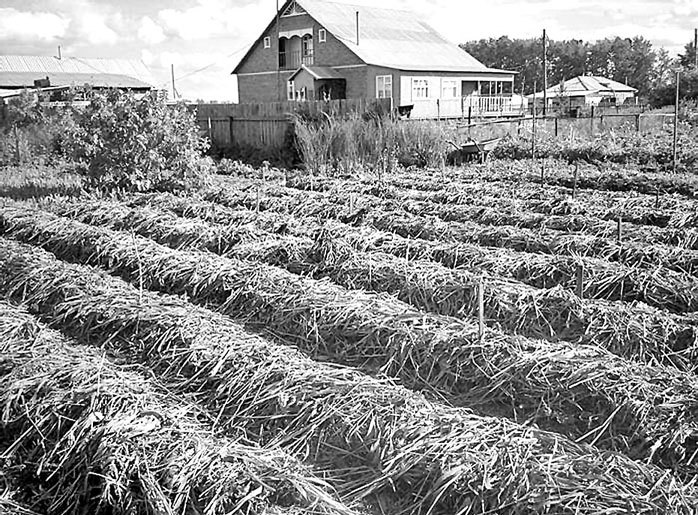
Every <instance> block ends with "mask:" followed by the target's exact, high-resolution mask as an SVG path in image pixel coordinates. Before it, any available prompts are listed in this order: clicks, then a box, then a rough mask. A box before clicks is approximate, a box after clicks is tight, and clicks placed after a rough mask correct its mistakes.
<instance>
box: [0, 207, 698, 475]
mask: <svg viewBox="0 0 698 515" xmlns="http://www.w3.org/2000/svg"><path fill="white" fill-rule="evenodd" d="M0 225H1V226H2V229H3V230H4V231H6V232H10V233H11V234H13V235H14V236H15V237H18V238H21V239H24V240H26V241H34V242H36V243H39V244H40V245H42V246H44V247H45V248H47V249H50V250H51V251H53V252H55V253H57V254H58V255H60V256H61V257H63V258H66V259H71V260H79V261H82V262H91V263H95V264H101V265H103V266H105V267H108V268H110V269H112V270H114V271H115V272H118V273H119V274H121V275H122V276H124V277H126V278H128V279H129V280H131V281H132V282H133V283H134V284H137V285H143V286H144V287H148V288H155V289H159V290H162V291H167V292H174V293H182V294H186V295H188V296H190V298H192V300H195V301H197V302H199V303H204V304H211V305H214V306H216V307H218V308H219V309H220V310H221V311H223V312H224V313H228V314H231V315H233V316H235V317H238V318H242V319H245V320H247V321H250V322H254V323H256V324H258V325H260V326H262V327H264V328H265V329H267V330H271V331H274V332H275V333H276V334H278V335H281V336H283V337H284V338H287V339H291V340H292V341H294V342H295V343H296V344H298V345H299V346H302V347H304V348H306V349H308V350H310V351H312V352H314V353H319V354H323V355H329V356H331V357H332V359H335V360H338V361H341V362H344V363H347V364H361V365H362V366H366V367H369V368H370V367H380V368H381V370H382V371H383V372H384V373H387V374H389V375H391V376H396V377H399V378H400V379H402V380H403V381H404V382H405V384H407V385H410V386H413V387H415V388H422V389H428V390H434V391H435V392H438V393H439V394H440V395H443V396H445V397H447V398H448V399H450V400H451V401H452V402H456V403H458V404H461V405H470V406H478V409H480V410H483V411H485V412H487V413H497V414H500V413H506V414H507V415H508V416H509V417H511V418H512V419H514V420H531V421H535V422H536V423H538V424H539V425H541V426H542V427H545V428H550V429H554V430H558V431H561V432H563V433H565V434H569V435H571V436H573V437H574V438H580V439H582V440H588V441H594V442H597V443H598V444H599V445H602V446H605V447H608V448H611V449H618V450H622V451H624V452H627V453H629V454H630V455H632V456H633V457H636V458H638V459H653V460H654V461H656V462H657V463H661V464H662V465H663V466H665V467H667V468H676V469H679V470H682V471H684V470H685V471H686V473H692V472H691V471H692V470H693V468H694V467H695V466H696V464H695V463H694V455H693V452H694V450H695V449H694V447H695V445H696V440H695V438H696V435H698V380H697V379H696V378H695V376H693V375H690V374H682V373H680V372H678V371H677V370H675V369H670V368H664V367H659V366H656V367H652V366H646V365H642V364H639V363H633V362H629V361H627V360H624V359H621V358H619V357H616V356H614V355H612V354H610V353H609V352H607V351H604V350H602V349H600V348H597V347H587V346H576V345H571V344H567V343H549V342H542V341H537V340H529V339H525V338H521V337H512V336H508V335H505V334H502V333H500V332H497V331H492V330H490V331H487V332H486V338H485V341H484V342H480V340H479V337H478V329H477V326H476V325H475V324H473V323H470V322H467V321H458V320H455V319H451V318H447V317H440V316H436V315H428V314H426V313H423V312H419V311H416V310H414V309H413V308H411V307H410V306H408V305H406V304H404V303H402V302H399V301H397V300H395V299H393V298H391V297H388V296H380V295H372V294H365V293H362V292H352V291H347V290H345V289H343V288H340V287H337V286H334V285H331V284H329V283H327V282H318V281H311V280H308V279H303V278H300V277H297V276H295V275H293V274H290V273H288V272H286V271H284V270H281V269H278V268H274V267H269V266H264V265H260V264H257V263H250V262H245V261H241V260H232V259H230V260H228V259H224V258H219V257H215V256H213V255H210V254H202V253H195V252H178V251H174V250H171V249H168V248H166V247H162V246H160V245H157V244H155V243H152V242H150V241H147V240H143V239H140V238H131V237H129V236H127V235H119V234H118V233H115V232H111V231H107V230H104V229H100V228H94V227H90V226H86V225H84V224H80V223H78V222H73V221H70V220H66V219H60V218H55V217H52V216H51V215H46V214H42V213H40V212H29V211H27V212H25V213H22V212H18V211H15V212H14V213H12V212H11V210H9V209H5V210H3V212H2V215H1V223H0ZM658 399H661V402H657V400H658Z"/></svg>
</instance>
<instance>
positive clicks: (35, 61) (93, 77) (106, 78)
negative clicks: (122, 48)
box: [0, 55, 155, 88]
mask: <svg viewBox="0 0 698 515" xmlns="http://www.w3.org/2000/svg"><path fill="white" fill-rule="evenodd" d="M47 76H48V77H49V79H50V80H51V85H52V86H58V85H82V84H85V83H88V84H91V85H92V86H95V87H116V88H152V87H153V84H154V83H155V81H154V79H153V76H152V74H151V73H150V71H149V70H148V68H146V66H145V64H143V62H142V61H138V60H130V59H84V58H78V57H65V58H62V59H58V58H57V57H46V56H31V55H30V56H26V55H3V56H0V88H6V87H13V88H16V87H33V86H34V80H35V79H42V78H45V77H47Z"/></svg>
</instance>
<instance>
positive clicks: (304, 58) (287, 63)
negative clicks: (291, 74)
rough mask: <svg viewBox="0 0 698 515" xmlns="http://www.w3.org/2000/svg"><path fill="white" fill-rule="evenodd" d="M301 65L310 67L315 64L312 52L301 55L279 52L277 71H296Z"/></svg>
mask: <svg viewBox="0 0 698 515" xmlns="http://www.w3.org/2000/svg"><path fill="white" fill-rule="evenodd" d="M301 64H305V65H306V66H311V65H313V64H315V58H314V56H313V53H312V52H308V53H303V52H300V51H296V52H279V69H281V70H297V69H298V68H300V66H301Z"/></svg>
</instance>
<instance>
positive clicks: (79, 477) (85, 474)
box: [0, 303, 352, 515]
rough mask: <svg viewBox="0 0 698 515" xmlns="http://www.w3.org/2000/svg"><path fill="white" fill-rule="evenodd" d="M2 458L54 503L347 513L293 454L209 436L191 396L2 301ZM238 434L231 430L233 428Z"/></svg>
mask: <svg viewBox="0 0 698 515" xmlns="http://www.w3.org/2000/svg"><path fill="white" fill-rule="evenodd" d="M0 337H1V338H2V340H3V346H4V347H5V349H7V350H9V351H10V356H11V358H10V359H11V361H12V368H11V370H10V371H9V372H8V373H7V374H6V375H5V377H4V381H3V383H2V385H0V408H1V410H0V413H1V416H0V428H1V429H2V430H3V432H4V433H5V434H7V435H10V436H11V442H8V445H7V446H6V447H5V448H4V449H3V451H4V452H3V453H2V455H1V457H2V458H3V459H4V460H7V461H10V462H12V463H14V464H15V466H16V468H17V469H21V475H22V478H23V479H22V488H23V489H24V490H25V491H27V492H31V494H30V495H31V499H30V500H31V502H32V505H34V506H37V507H41V508H42V511H46V512H48V513H57V514H60V513H110V514H112V513H114V514H116V513H124V514H126V513H200V514H207V515H212V514H223V513H231V512H236V511H239V512H244V513H250V514H254V513H259V514H261V513H270V512H274V511H277V510H278V511H285V512H287V510H288V509H291V511H295V512H296V513H318V514H320V513H322V514H327V515H331V514H342V515H349V514H350V513H352V512H351V510H349V509H348V508H346V507H344V506H342V505H341V504H340V503H339V502H337V501H335V500H334V499H333V498H332V495H331V494H330V493H328V490H327V489H326V486H325V485H324V484H323V483H322V482H321V481H319V480H318V479H317V478H313V477H312V476H311V475H310V474H308V471H307V469H305V468H304V467H303V466H301V465H300V464H299V463H298V462H297V461H295V460H294V459H292V458H291V457H290V456H288V455H286V454H284V453H283V452H280V451H278V450H274V449H263V448H260V447H256V446H253V445H251V444H247V443H245V442H244V440H243V439H241V438H240V436H239V435H238V436H237V437H236V438H235V439H231V438H217V437H213V436H211V427H210V425H209V424H204V423H202V422H200V421H201V420H205V419H206V418H207V417H206V415H205V414H204V413H202V412H201V411H200V410H199V409H198V408H196V407H194V406H193V405H192V404H191V403H190V402H188V401H186V400H185V399H184V398H181V397H176V396H174V395H172V394H171V393H169V392H168V391H166V390H164V389H163V388H161V387H159V386H157V385H156V384H155V383H154V382H153V381H149V380H147V379H145V377H144V376H143V375H142V374H139V373H138V371H137V370H135V369H134V368H133V367H124V366H120V365H116V364H114V362H112V361H111V360H110V359H109V358H108V357H106V356H105V355H103V354H102V353H101V352H97V351H96V350H95V349H89V348H84V347H77V346H75V345H73V344H72V343H71V342H70V341H67V340H66V339H65V338H63V337H62V336H61V335H60V334H59V333H57V332H55V331H53V330H50V329H46V328H45V327H43V326H40V325H38V324H37V323H36V322H35V321H33V319H32V318H31V317H30V316H29V315H28V314H27V313H26V312H25V311H23V310H21V309H18V308H16V307H13V306H11V305H9V304H7V303H0ZM229 432H231V433H232V430H231V431H229Z"/></svg>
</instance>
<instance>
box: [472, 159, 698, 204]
mask: <svg viewBox="0 0 698 515" xmlns="http://www.w3.org/2000/svg"><path fill="white" fill-rule="evenodd" d="M546 162H547V166H546V171H545V175H544V182H545V184H550V185H553V186H564V187H567V188H571V187H573V185H574V182H575V179H574V167H573V166H569V165H568V164H567V163H562V162H559V161H546ZM493 163H494V164H493V165H491V166H484V167H478V168H477V169H476V171H474V172H472V173H470V175H468V174H464V176H463V178H473V179H475V178H477V180H478V181H501V180H508V181H514V182H516V181H521V182H535V181H539V180H540V168H541V163H540V162H538V161H532V160H524V161H521V162H519V163H516V164H513V163H512V162H511V161H508V160H496V161H493ZM577 186H578V187H580V188H585V189H595V190H605V191H636V192H638V193H644V194H647V195H655V194H656V193H657V192H660V193H669V194H674V193H676V194H679V195H683V196H685V197H689V198H694V197H695V196H696V194H697V193H698V178H697V177H696V176H695V174H688V173H677V174H672V173H663V172H645V171H639V170H637V169H635V168H632V167H630V166H621V167H618V166H611V165H605V166H603V167H602V168H601V169H597V168H591V167H585V168H584V171H583V173H581V174H580V175H579V177H578V178H577Z"/></svg>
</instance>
